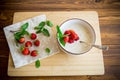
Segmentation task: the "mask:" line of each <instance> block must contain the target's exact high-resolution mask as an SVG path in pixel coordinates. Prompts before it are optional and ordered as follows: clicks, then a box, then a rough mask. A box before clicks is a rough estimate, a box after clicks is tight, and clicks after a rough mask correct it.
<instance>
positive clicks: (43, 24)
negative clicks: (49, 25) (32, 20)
mask: <svg viewBox="0 0 120 80" xmlns="http://www.w3.org/2000/svg"><path fill="white" fill-rule="evenodd" d="M44 26H45V22H44V21H42V22H41V23H40V24H39V26H38V28H39V29H42V28H43V27H44Z"/></svg>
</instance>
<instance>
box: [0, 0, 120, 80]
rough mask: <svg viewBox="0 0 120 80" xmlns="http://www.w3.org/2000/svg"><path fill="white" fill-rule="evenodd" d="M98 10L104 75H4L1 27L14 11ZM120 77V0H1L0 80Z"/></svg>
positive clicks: (118, 79)
mask: <svg viewBox="0 0 120 80" xmlns="http://www.w3.org/2000/svg"><path fill="white" fill-rule="evenodd" d="M18 11H19V12H22V11H24V12H27V11H30V12H31V11H34V12H36V11H97V12H98V14H99V21H100V30H101V38H102V44H103V45H109V50H108V51H103V56H104V64H105V75H103V76H87V75H86V76H67V77H65V76H62V77H58V76H57V77H50V76H49V77H9V76H7V67H8V55H9V48H8V44H7V41H6V38H5V35H4V32H3V27H5V26H7V25H10V24H12V21H13V15H14V12H18ZM40 79H45V80H47V79H51V80H56V79H59V80H72V79H74V80H77V79H78V80H120V0H9V1H8V0H0V80H40Z"/></svg>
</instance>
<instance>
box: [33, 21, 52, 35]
mask: <svg viewBox="0 0 120 80" xmlns="http://www.w3.org/2000/svg"><path fill="white" fill-rule="evenodd" d="M45 25H47V26H49V27H52V26H53V24H52V22H50V21H49V20H47V21H42V22H41V23H40V24H39V25H38V26H36V27H35V28H34V29H35V30H36V33H37V34H38V33H43V34H44V35H45V36H48V37H49V36H50V33H49V31H48V30H47V29H46V28H44V26H45Z"/></svg>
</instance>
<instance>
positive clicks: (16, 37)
mask: <svg viewBox="0 0 120 80" xmlns="http://www.w3.org/2000/svg"><path fill="white" fill-rule="evenodd" d="M21 36H22V33H21V32H16V33H15V34H14V37H15V40H17V41H18V40H19V39H20V38H21Z"/></svg>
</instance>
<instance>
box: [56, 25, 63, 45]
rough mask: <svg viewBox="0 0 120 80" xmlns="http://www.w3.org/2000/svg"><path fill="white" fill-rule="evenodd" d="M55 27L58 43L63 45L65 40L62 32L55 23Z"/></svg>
mask: <svg viewBox="0 0 120 80" xmlns="http://www.w3.org/2000/svg"><path fill="white" fill-rule="evenodd" d="M56 29H57V38H58V39H59V41H60V43H61V44H62V45H63V46H65V42H64V40H63V37H64V35H63V34H62V31H61V30H60V27H59V26H58V25H57V26H56Z"/></svg>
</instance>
